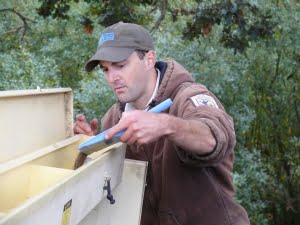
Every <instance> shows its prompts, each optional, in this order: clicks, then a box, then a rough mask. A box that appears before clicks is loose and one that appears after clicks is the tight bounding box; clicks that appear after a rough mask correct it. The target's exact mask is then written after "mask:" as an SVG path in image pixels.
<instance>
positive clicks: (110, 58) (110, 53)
mask: <svg viewBox="0 0 300 225" xmlns="http://www.w3.org/2000/svg"><path fill="white" fill-rule="evenodd" d="M133 51H134V49H132V48H120V47H102V48H100V49H99V50H98V51H97V52H96V54H95V55H93V56H92V58H90V60H89V61H88V62H87V63H86V65H85V70H86V71H87V72H90V71H92V70H93V69H94V68H95V67H96V66H97V65H98V64H99V61H107V62H120V61H123V60H125V59H127V58H128V57H129V56H130V54H131V53H132V52H133Z"/></svg>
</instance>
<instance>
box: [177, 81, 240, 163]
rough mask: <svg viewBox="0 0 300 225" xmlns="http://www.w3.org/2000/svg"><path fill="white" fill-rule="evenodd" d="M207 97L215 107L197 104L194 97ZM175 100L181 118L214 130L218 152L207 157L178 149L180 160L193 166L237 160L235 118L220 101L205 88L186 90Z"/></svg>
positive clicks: (215, 150) (188, 88)
mask: <svg viewBox="0 0 300 225" xmlns="http://www.w3.org/2000/svg"><path fill="white" fill-rule="evenodd" d="M198 95H202V96H203V95H204V96H209V97H210V98H213V100H214V103H216V104H215V106H209V105H204V104H203V105H202V104H201V103H200V104H195V103H194V101H193V100H192V99H193V97H194V96H198ZM177 96H178V97H175V99H174V107H176V108H177V110H178V111H177V112H176V113H177V116H178V117H181V118H183V119H185V120H191V121H195V122H196V121H201V122H203V123H205V124H206V125H207V126H208V127H209V128H210V130H211V132H212V134H213V136H214V137H215V140H216V146H215V148H214V150H213V151H212V152H211V153H209V154H205V155H199V154H193V153H190V152H189V149H182V148H179V147H178V146H175V148H176V151H177V153H178V156H179V158H180V160H181V161H182V162H183V163H185V164H189V165H193V166H214V165H217V164H218V163H219V162H220V161H221V160H222V159H223V158H224V157H225V156H226V155H230V156H231V157H232V156H233V154H232V153H233V148H234V146H235V143H236V138H235V131H234V125H233V120H232V118H231V117H230V116H229V115H228V114H227V113H226V112H225V110H224V108H223V106H222V105H221V103H220V101H219V100H218V99H217V98H216V97H215V96H214V95H213V94H212V93H210V92H209V91H208V90H207V89H206V88H205V87H204V86H202V85H196V84H195V85H193V86H189V87H185V88H184V90H183V91H182V93H181V94H180V95H177Z"/></svg>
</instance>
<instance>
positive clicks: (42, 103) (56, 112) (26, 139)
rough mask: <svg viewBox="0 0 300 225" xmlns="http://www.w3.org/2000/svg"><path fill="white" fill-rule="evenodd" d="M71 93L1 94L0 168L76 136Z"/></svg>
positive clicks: (61, 90) (61, 91)
mask: <svg viewBox="0 0 300 225" xmlns="http://www.w3.org/2000/svg"><path fill="white" fill-rule="evenodd" d="M72 126H73V99H72V89H70V88H54V89H37V90H18V91H0V164H2V163H4V162H7V161H11V160H14V159H16V158H18V157H21V156H24V155H26V154H28V153H32V152H34V151H36V150H38V149H40V148H43V147H46V146H48V145H51V144H53V143H56V142H58V141H61V140H64V139H66V138H68V137H71V136H72V135H73V128H72Z"/></svg>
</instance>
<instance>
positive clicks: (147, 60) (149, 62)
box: [145, 50, 156, 70]
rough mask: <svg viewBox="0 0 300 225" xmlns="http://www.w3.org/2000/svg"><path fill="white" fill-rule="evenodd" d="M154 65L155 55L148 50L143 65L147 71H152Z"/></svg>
mask: <svg viewBox="0 0 300 225" xmlns="http://www.w3.org/2000/svg"><path fill="white" fill-rule="evenodd" d="M155 63H156V53H155V51H153V50H150V51H149V52H147V53H146V55H145V64H146V68H147V70H150V69H153V68H154V65H155Z"/></svg>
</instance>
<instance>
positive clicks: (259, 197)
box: [0, 0, 300, 225]
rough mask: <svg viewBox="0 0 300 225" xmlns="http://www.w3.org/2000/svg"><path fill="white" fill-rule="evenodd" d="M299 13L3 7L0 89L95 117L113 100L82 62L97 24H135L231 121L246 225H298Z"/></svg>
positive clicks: (279, 6)
mask: <svg viewBox="0 0 300 225" xmlns="http://www.w3.org/2000/svg"><path fill="white" fill-rule="evenodd" d="M25 3H26V4H25ZM299 11H300V5H299V1H297V0H292V1H280V0H271V1H255V0H248V1H241V0H236V1H233V0H232V1H227V0H226V1H218V0H202V1H201V0H184V1H179V0H169V1H167V0H164V1H157V0H153V1H151V0H143V1H129V0H126V1H122V2H120V1H119V2H118V1H114V0H110V1H109V0H105V1H104V0H103V1H95V0H90V1H88V0H76V1H75V0H74V1H71V0H60V1H57V0H51V1H38V0H27V1H26V2H24V1H19V0H12V1H5V2H3V3H2V2H1V6H0V51H1V54H0V90H7V89H27V88H35V87H36V86H40V87H41V88H44V87H62V86H64V87H66V86H68V87H71V88H73V90H74V107H75V114H76V113H84V114H86V115H87V116H88V118H89V119H92V118H93V117H95V116H97V117H98V118H101V117H102V115H103V113H104V112H105V111H106V110H107V108H108V107H109V106H110V105H111V104H112V103H113V102H114V101H115V98H114V96H113V94H112V92H111V91H110V90H109V89H108V87H107V86H106V85H104V83H105V81H104V79H103V76H102V73H101V71H99V70H96V71H95V72H93V73H86V72H85V71H84V69H83V66H84V63H85V62H86V61H87V60H88V58H89V57H90V56H91V55H92V54H93V53H94V51H95V48H96V44H97V40H98V38H99V33H100V32H101V31H102V30H103V28H104V26H107V25H110V24H112V23H114V22H117V21H120V20H123V21H124V22H126V21H129V22H137V23H140V24H143V25H144V26H146V27H147V28H148V29H152V32H153V36H154V39H155V42H156V46H157V47H156V51H157V54H158V58H160V59H164V58H174V59H176V60H177V61H178V62H180V63H181V64H183V65H184V66H185V67H186V68H187V69H188V70H189V71H190V72H191V74H192V76H193V77H194V78H195V80H197V81H198V82H200V83H203V84H205V85H206V86H208V87H209V89H210V90H212V91H213V92H214V93H215V94H216V95H217V96H218V97H219V98H220V99H221V101H222V103H223V104H224V106H225V108H226V110H227V111H228V112H229V114H230V115H232V116H233V118H234V121H235V128H236V134H237V146H236V161H235V162H236V163H235V167H234V179H235V184H236V188H237V196H236V198H237V200H238V201H239V202H241V204H242V205H243V206H245V208H246V209H247V211H248V213H249V216H250V219H251V223H252V224H256V225H282V224H285V225H298V223H299V222H298V221H300V218H299V215H300V195H299V191H298V190H299V189H300V183H299V180H300V179H299V178H300V166H299V165H300V155H299V154H300V151H299V150H300V138H299V133H300V131H299V118H300V117H299V115H300V114H299V111H300V109H299V105H300V104H299V103H300V91H299V85H300V82H299V79H300V74H299V73H300V72H299V69H300V55H299V52H300V49H299V48H300V43H299V35H300V34H299V33H300V31H299V15H300V13H299ZM38 13H39V14H38Z"/></svg>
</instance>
